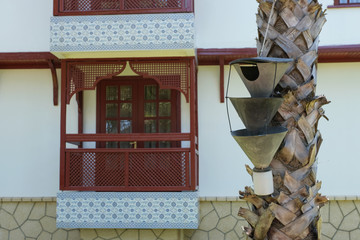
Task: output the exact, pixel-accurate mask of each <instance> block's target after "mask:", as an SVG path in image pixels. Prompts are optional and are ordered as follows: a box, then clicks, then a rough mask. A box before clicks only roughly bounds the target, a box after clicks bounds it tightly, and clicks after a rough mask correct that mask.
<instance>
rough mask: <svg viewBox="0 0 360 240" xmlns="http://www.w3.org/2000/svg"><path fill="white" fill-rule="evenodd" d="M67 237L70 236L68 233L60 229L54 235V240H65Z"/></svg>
mask: <svg viewBox="0 0 360 240" xmlns="http://www.w3.org/2000/svg"><path fill="white" fill-rule="evenodd" d="M67 235H68V233H67V231H65V230H63V229H58V230H56V232H55V233H54V234H53V237H52V240H64V239H67Z"/></svg>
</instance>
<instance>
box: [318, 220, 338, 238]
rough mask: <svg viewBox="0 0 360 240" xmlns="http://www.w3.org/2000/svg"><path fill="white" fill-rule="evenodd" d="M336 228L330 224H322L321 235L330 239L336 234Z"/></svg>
mask: <svg viewBox="0 0 360 240" xmlns="http://www.w3.org/2000/svg"><path fill="white" fill-rule="evenodd" d="M336 230H337V229H336V228H334V226H333V225H331V224H330V223H323V224H322V225H321V233H322V234H323V235H325V236H328V237H330V238H332V237H333V236H334V234H335V232H336Z"/></svg>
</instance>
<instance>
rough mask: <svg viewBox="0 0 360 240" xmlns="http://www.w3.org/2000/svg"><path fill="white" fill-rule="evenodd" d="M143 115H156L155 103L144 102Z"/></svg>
mask: <svg viewBox="0 0 360 240" xmlns="http://www.w3.org/2000/svg"><path fill="white" fill-rule="evenodd" d="M144 117H156V103H155V102H150V103H145V104H144Z"/></svg>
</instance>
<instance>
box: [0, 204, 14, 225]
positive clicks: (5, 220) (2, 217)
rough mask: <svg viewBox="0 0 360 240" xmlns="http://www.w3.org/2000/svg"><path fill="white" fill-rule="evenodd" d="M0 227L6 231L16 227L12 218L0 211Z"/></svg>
mask: <svg viewBox="0 0 360 240" xmlns="http://www.w3.org/2000/svg"><path fill="white" fill-rule="evenodd" d="M0 226H1V228H4V229H6V230H13V229H15V228H17V227H18V224H17V222H16V221H15V219H14V217H13V216H12V215H10V214H9V213H7V212H5V211H4V210H2V209H1V210H0Z"/></svg>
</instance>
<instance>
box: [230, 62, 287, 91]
mask: <svg viewBox="0 0 360 240" xmlns="http://www.w3.org/2000/svg"><path fill="white" fill-rule="evenodd" d="M292 61H293V59H290V58H268V57H256V58H243V59H237V60H235V61H232V62H231V63H230V65H231V66H232V65H234V67H235V69H236V71H237V72H238V74H239V75H240V78H241V80H242V81H243V82H244V84H245V86H246V88H247V89H248V91H249V93H250V95H251V97H269V96H270V95H271V93H272V92H273V90H274V88H275V87H276V85H277V84H278V83H279V81H280V79H281V78H282V76H283V75H284V74H285V72H286V70H287V69H288V68H289V66H290V64H291V62H292Z"/></svg>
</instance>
